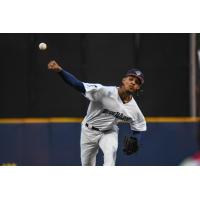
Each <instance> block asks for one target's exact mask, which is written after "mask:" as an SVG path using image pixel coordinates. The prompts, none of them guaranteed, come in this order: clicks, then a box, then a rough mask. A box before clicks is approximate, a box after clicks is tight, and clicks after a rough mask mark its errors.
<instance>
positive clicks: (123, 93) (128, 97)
mask: <svg viewBox="0 0 200 200" xmlns="http://www.w3.org/2000/svg"><path fill="white" fill-rule="evenodd" d="M118 94H119V96H120V98H121V100H122V102H123V103H128V102H129V101H130V100H131V99H132V95H131V94H129V93H127V92H126V91H124V90H123V88H121V87H119V88H118Z"/></svg>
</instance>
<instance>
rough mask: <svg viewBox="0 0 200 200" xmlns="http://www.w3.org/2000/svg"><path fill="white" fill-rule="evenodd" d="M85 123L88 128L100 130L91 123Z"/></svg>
mask: <svg viewBox="0 0 200 200" xmlns="http://www.w3.org/2000/svg"><path fill="white" fill-rule="evenodd" d="M85 125H86V126H87V127H88V128H90V129H93V130H95V131H100V129H98V128H96V127H94V126H91V125H89V124H88V123H86V124H85Z"/></svg>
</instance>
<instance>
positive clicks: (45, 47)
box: [39, 42, 47, 50]
mask: <svg viewBox="0 0 200 200" xmlns="http://www.w3.org/2000/svg"><path fill="white" fill-rule="evenodd" d="M39 49H40V50H46V49H47V44H46V43H44V42H41V43H40V44H39Z"/></svg>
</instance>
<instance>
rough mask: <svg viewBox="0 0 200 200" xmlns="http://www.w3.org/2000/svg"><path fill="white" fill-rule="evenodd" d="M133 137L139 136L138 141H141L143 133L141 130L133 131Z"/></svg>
mask: <svg viewBox="0 0 200 200" xmlns="http://www.w3.org/2000/svg"><path fill="white" fill-rule="evenodd" d="M132 132H133V137H135V138H137V141H138V142H139V143H140V142H141V138H142V133H141V132H140V131H132Z"/></svg>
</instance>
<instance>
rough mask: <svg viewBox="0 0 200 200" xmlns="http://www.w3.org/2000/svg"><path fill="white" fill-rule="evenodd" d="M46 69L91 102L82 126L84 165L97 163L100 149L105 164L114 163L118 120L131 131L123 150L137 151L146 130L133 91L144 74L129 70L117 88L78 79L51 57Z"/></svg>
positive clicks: (136, 89) (126, 151)
mask: <svg viewBox="0 0 200 200" xmlns="http://www.w3.org/2000/svg"><path fill="white" fill-rule="evenodd" d="M48 69H49V70H50V71H53V72H57V73H58V74H59V76H60V77H61V78H62V79H63V80H64V81H65V82H66V83H67V84H68V85H70V86H71V87H73V88H74V89H76V90H77V91H79V92H81V93H82V94H83V95H84V96H85V97H86V98H87V99H88V100H89V101H90V104H89V107H88V110H87V115H86V116H85V118H84V119H83V121H82V126H81V163H82V165H83V166H94V165H96V155H97V153H98V150H99V148H101V150H102V151H103V154H104V165H110V166H111V165H115V161H116V153H117V148H118V132H119V129H118V126H117V124H118V123H119V122H126V123H129V124H130V129H131V130H132V134H131V136H126V137H125V139H124V147H123V151H124V153H125V154H126V155H132V154H134V153H136V152H137V151H138V149H139V142H140V139H141V135H142V132H143V131H146V121H145V118H144V116H143V114H142V112H141V111H140V109H139V107H138V105H137V103H136V101H135V100H134V98H133V94H134V93H136V92H137V91H139V90H140V87H141V85H142V84H143V83H144V76H143V74H142V72H141V71H140V70H139V69H135V68H133V69H131V70H129V71H128V72H127V73H126V74H125V75H124V77H123V78H122V81H121V85H120V86H119V87H116V86H103V85H101V84H98V83H84V82H81V81H80V80H78V79H77V78H76V77H74V76H73V75H72V74H70V73H69V72H67V71H65V70H63V68H62V67H61V66H60V65H59V64H58V63H57V62H56V61H54V60H53V61H50V62H49V63H48Z"/></svg>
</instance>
